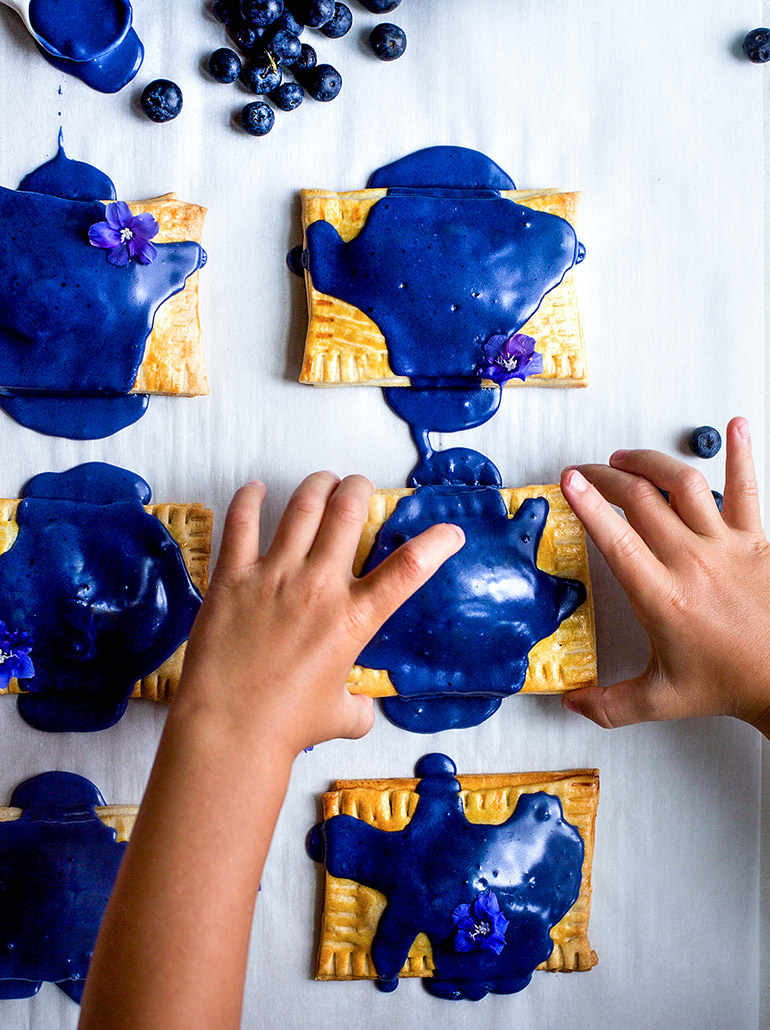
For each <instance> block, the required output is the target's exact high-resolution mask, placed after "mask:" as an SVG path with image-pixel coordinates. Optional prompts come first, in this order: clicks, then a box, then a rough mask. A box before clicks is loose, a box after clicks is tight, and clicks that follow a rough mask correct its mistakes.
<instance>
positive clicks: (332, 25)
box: [321, 3, 353, 39]
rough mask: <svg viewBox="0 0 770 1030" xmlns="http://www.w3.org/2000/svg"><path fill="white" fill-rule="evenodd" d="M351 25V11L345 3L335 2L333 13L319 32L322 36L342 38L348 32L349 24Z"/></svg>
mask: <svg viewBox="0 0 770 1030" xmlns="http://www.w3.org/2000/svg"><path fill="white" fill-rule="evenodd" d="M352 25H353V13H352V11H351V10H350V8H349V7H348V5H347V4H340V3H336V4H335V5H334V14H333V15H332V17H331V18H330V19H329V21H327V23H326V24H325V25H324V26H322V28H321V32H323V34H324V36H327V37H328V38H329V39H342V37H343V36H346V35H347V34H348V32H350V29H351V26H352Z"/></svg>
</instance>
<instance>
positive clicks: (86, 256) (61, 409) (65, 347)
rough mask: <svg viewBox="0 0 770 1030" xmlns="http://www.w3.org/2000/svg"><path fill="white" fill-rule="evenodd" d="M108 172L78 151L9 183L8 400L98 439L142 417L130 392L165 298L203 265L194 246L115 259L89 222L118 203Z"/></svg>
mask: <svg viewBox="0 0 770 1030" xmlns="http://www.w3.org/2000/svg"><path fill="white" fill-rule="evenodd" d="M115 195H116V194H115V187H114V185H113V183H112V181H111V180H110V179H109V177H108V176H107V175H105V174H104V173H103V172H101V171H100V170H99V169H97V168H94V167H93V166H92V165H89V164H86V163H85V162H82V161H73V160H71V159H70V158H68V157H67V155H66V154H65V152H64V149H63V147H62V144H61V139H60V141H59V148H58V151H57V153H56V155H55V157H54V158H52V159H51V160H50V161H47V162H46V163H45V164H43V165H41V166H40V167H39V168H37V169H35V170H34V171H33V172H31V173H30V174H29V175H27V176H25V177H24V179H22V181H21V183H20V184H19V189H18V190H9V189H5V188H2V187H0V227H1V228H2V232H1V233H0V296H3V297H4V300H3V302H2V303H0V391H2V393H1V394H0V407H2V408H3V410H5V411H6V412H7V413H8V414H9V415H10V416H11V417H12V418H14V419H16V421H18V422H20V423H21V424H23V425H25V426H27V427H29V428H32V429H36V430H37V431H38V432H43V433H48V434H50V435H53V436H65V437H68V438H70V439H99V438H101V437H105V436H109V435H111V434H112V433H115V432H118V431H119V430H120V429H123V428H125V427H126V426H128V425H131V424H132V423H133V422H135V421H136V420H137V419H138V418H140V417H141V416H142V415H143V414H144V412H145V411H146V409H147V404H148V398H147V397H143V396H140V395H130V394H129V393H128V391H129V390H130V389H131V388H132V387H133V384H134V380H135V378H136V373H137V370H138V368H139V365H140V364H141V361H142V357H143V355H144V348H145V345H146V342H147V337H148V336H149V334H150V332H151V330H152V324H153V321H154V318H155V313H156V311H157V309H158V308H159V307H160V305H161V304H162V303H163V302H164V301H165V300H167V299H168V298H169V297H170V296H172V295H173V294H174V293H178V292H179V291H180V290H181V289H183V288H184V284H185V282H186V280H187V278H188V277H189V276H190V275H192V274H193V273H194V272H195V271H196V270H197V269H198V268H200V267H202V265H203V264H204V261H205V256H204V252H203V250H202V248H201V247H200V246H199V245H198V244H197V243H194V242H192V241H185V242H181V243H161V244H157V246H156V249H157V251H158V257H157V258H156V260H155V261H154V262H153V263H152V264H150V265H141V264H139V263H138V262H136V261H132V262H130V264H129V265H128V266H127V267H126V268H116V267H115V266H113V265H111V264H110V263H109V262H108V261H107V259H106V256H105V253H104V251H101V250H98V249H96V248H94V247H91V246H90V244H89V242H88V228H89V226H90V225H92V224H93V223H94V222H97V221H102V220H103V219H104V211H105V208H104V204H102V203H101V202H100V201H103V200H111V199H114V198H115Z"/></svg>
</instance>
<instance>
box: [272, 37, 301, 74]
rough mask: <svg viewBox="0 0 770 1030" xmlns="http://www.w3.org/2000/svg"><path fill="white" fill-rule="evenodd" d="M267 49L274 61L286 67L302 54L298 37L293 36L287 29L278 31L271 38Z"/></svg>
mask: <svg viewBox="0 0 770 1030" xmlns="http://www.w3.org/2000/svg"><path fill="white" fill-rule="evenodd" d="M268 47H269V49H270V53H271V54H272V55H273V56H274V57H275V59H276V61H277V62H278V63H279V64H282V65H284V66H286V67H288V66H289V65H291V64H294V62H295V61H298V60H299V56H300V54H301V53H302V44H301V43H300V41H299V36H295V35H294V33H293V32H289V31H288V29H279V30H278V31H277V32H276V33H275V35H274V36H272V37H271V39H270V42H269V43H268Z"/></svg>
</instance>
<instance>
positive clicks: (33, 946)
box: [0, 772, 126, 1002]
mask: <svg viewBox="0 0 770 1030" xmlns="http://www.w3.org/2000/svg"><path fill="white" fill-rule="evenodd" d="M10 804H11V806H12V807H15V808H21V810H22V811H21V816H20V818H18V819H14V820H10V821H7V822H2V823H0V898H1V902H2V903H0V998H29V997H31V996H32V995H34V994H36V993H37V992H38V991H39V990H40V987H41V986H42V984H43V982H50V983H55V984H56V986H57V987H59V988H60V989H61V990H62V991H64V993H65V994H67V995H68V996H69V997H70V998H72V999H73V1000H74V1001H77V1002H79V1001H80V997H81V995H82V993H83V987H84V983H85V978H86V974H87V972H88V966H89V963H90V960H91V956H92V954H93V949H94V945H95V943H96V936H97V933H98V931H99V925H100V923H101V921H102V917H103V915H104V911H105V909H106V907H107V902H108V900H109V896H110V892H111V891H112V887H113V884H114V883H115V878H116V876H117V873H118V868H119V866H120V862H121V860H122V858H123V853H124V851H125V848H126V845H125V843H118V841H117V839H116V834H115V831H114V830H112V829H110V828H109V827H107V826H105V825H104V823H102V821H101V820H100V819H99V817H98V816H97V814H96V812H95V811H94V809H95V807H96V806H97V805H104V799H103V798H102V796H101V794H100V793H99V791H98V790H97V788H96V787H95V786H94V785H93V783H91V782H90V781H89V780H87V779H85V778H84V777H82V776H76V775H75V774H74V773H68V772H47V773H41V774H40V775H39V776H33V777H32V778H31V779H28V780H25V781H24V782H23V783H21V784H19V786H18V787H17V788H16V790H15V791H14V792H13V794H12V795H11V801H10Z"/></svg>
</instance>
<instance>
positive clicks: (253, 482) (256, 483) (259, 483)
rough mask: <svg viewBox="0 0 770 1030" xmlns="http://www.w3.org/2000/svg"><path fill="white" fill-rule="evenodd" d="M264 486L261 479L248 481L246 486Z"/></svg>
mask: <svg viewBox="0 0 770 1030" xmlns="http://www.w3.org/2000/svg"><path fill="white" fill-rule="evenodd" d="M264 485H265V484H264V483H263V482H262V480H261V479H250V480H249V481H248V483H247V484H246V486H264Z"/></svg>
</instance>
